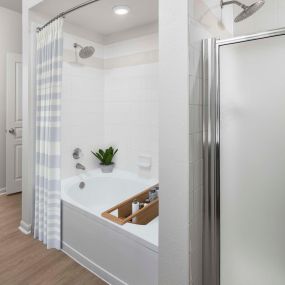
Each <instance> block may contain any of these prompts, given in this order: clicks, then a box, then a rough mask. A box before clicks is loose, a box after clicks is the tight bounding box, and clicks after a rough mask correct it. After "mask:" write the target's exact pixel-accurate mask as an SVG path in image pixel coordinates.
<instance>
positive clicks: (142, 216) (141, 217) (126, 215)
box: [101, 185, 159, 225]
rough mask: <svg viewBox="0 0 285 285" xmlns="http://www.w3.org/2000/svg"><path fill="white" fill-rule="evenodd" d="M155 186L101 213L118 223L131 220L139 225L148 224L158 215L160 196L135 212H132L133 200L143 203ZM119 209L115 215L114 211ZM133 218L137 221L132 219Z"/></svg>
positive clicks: (121, 223) (122, 223)
mask: <svg viewBox="0 0 285 285" xmlns="http://www.w3.org/2000/svg"><path fill="white" fill-rule="evenodd" d="M155 186H158V185H154V186H152V187H150V188H148V189H146V190H144V191H143V192H141V193H139V194H137V195H135V196H133V197H131V198H129V199H127V200H125V201H123V202H122V203H120V204H118V205H116V206H114V207H112V208H111V209H109V210H107V211H105V212H103V213H102V214H101V215H102V217H104V218H106V219H108V220H110V221H112V222H114V223H117V224H119V225H124V224H125V223H128V222H131V223H133V224H137V225H146V224H148V223H149V222H150V221H152V220H153V219H154V218H156V217H157V216H158V205H159V198H157V199H155V200H153V201H152V202H150V203H149V204H147V205H146V206H144V207H143V208H142V209H140V210H138V211H137V212H135V213H134V214H132V202H133V201H134V200H137V201H138V202H140V203H142V202H144V201H145V199H146V198H148V192H149V191H150V190H151V189H152V188H153V187H155ZM115 211H117V215H116V216H115V215H113V214H112V213H113V212H115ZM133 218H136V219H135V222H134V221H132V220H133Z"/></svg>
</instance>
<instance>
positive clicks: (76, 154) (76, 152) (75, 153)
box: [72, 147, 82, 159]
mask: <svg viewBox="0 0 285 285" xmlns="http://www.w3.org/2000/svg"><path fill="white" fill-rule="evenodd" d="M81 153H82V150H81V149H80V148H78V147H77V148H76V149H75V150H74V151H73V153H72V157H73V159H79V158H80V155H81Z"/></svg>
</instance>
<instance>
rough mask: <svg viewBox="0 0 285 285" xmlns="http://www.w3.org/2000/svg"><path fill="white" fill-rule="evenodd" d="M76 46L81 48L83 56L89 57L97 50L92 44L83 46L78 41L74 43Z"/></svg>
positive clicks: (80, 54)
mask: <svg viewBox="0 0 285 285" xmlns="http://www.w3.org/2000/svg"><path fill="white" fill-rule="evenodd" d="M73 46H74V48H75V49H77V48H78V47H79V48H80V51H79V56H80V57H81V58H89V57H91V56H92V55H93V54H94V52H95V48H94V47H92V46H86V47H83V46H81V45H79V44H77V43H75V44H74V45H73Z"/></svg>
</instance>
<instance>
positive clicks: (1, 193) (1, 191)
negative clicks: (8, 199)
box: [0, 187, 6, 196]
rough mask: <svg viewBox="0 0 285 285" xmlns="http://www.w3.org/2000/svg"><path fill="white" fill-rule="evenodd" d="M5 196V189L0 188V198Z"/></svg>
mask: <svg viewBox="0 0 285 285" xmlns="http://www.w3.org/2000/svg"><path fill="white" fill-rule="evenodd" d="M4 194H6V188H5V187H4V188H1V189H0V196H1V195H4Z"/></svg>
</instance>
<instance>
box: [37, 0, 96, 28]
mask: <svg viewBox="0 0 285 285" xmlns="http://www.w3.org/2000/svg"><path fill="white" fill-rule="evenodd" d="M98 1H100V0H89V1H86V2H83V3H81V4H79V5H77V6H75V7H73V8H70V9H69V10H66V11H64V12H61V13H60V14H58V15H57V16H55V17H54V18H52V19H51V20H49V21H48V22H47V23H45V24H44V25H43V26H41V27H38V28H37V31H38V32H40V31H41V30H42V29H44V28H45V27H46V26H48V25H49V24H50V23H52V22H53V21H55V20H57V19H59V18H64V17H65V16H66V15H67V14H70V13H72V12H74V11H76V10H78V9H81V8H83V7H85V6H87V5H90V4H93V3H95V2H98Z"/></svg>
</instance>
